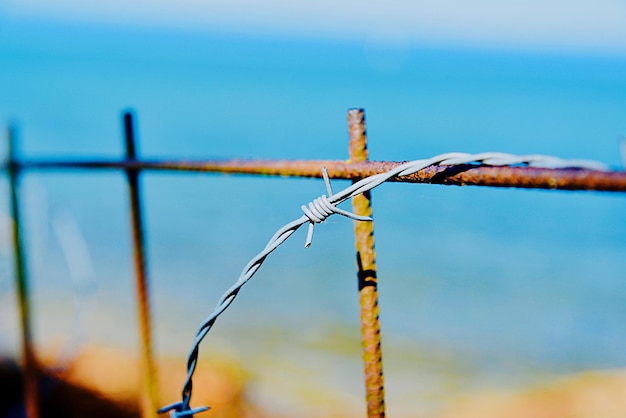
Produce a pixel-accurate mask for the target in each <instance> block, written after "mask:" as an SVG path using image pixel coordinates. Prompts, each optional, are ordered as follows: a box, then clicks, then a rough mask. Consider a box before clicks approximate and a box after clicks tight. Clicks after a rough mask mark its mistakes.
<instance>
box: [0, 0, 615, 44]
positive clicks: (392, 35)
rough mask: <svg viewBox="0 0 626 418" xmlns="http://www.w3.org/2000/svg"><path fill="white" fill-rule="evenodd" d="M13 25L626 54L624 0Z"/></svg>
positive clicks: (119, 15)
mask: <svg viewBox="0 0 626 418" xmlns="http://www.w3.org/2000/svg"><path fill="white" fill-rule="evenodd" d="M0 11H1V12H2V14H3V15H4V17H5V18H12V19H38V20H41V19H42V20H51V21H67V22H74V23H86V24H104V25H115V26H148V27H153V28H154V27H157V28H165V29H185V30H194V31H195V30H199V31H218V32H227V33H242V34H247V35H249V34H265V35H267V34H269V35H277V36H285V37H304V38H330V39H331V40H335V39H337V40H341V39H348V40H363V41H365V42H375V43H378V42H384V43H391V44H398V43H400V44H407V43H408V44H413V43H422V44H423V43H429V44H438V43H442V44H454V45H459V44H460V45H471V46H481V47H497V48H507V49H531V50H537V49H538V50H546V49H547V50H555V49H556V50H568V51H569V50H583V51H587V52H590V51H591V52H594V51H596V52H597V51H601V52H609V53H618V54H626V2H623V1H618V0H595V1H590V0H569V1H565V0H554V1H542V0H527V1H524V2H521V1H515V2H513V1H496V0H476V1H472V2H464V1H457V0H440V1H432V0H431V1H424V0H415V1H411V0H387V1H385V2H373V1H357V0H344V1H334V0H320V1H316V2H303V1H287V0H268V1H263V2H260V1H252V0H230V1H225V0H214V1H202V0H179V1H176V2H172V1H166V0H152V1H150V0H133V1H125V0H109V1H106V2H85V1H80V0H5V1H3V2H1V3H0Z"/></svg>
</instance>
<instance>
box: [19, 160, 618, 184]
mask: <svg viewBox="0 0 626 418" xmlns="http://www.w3.org/2000/svg"><path fill="white" fill-rule="evenodd" d="M402 163H403V162H395V161H382V162H376V161H367V162H356V161H353V162H352V163H351V162H349V161H337V160H308V161H298V160H239V159H235V160H209V161H138V160H135V159H126V160H90V161H72V160H67V161H61V160H56V161H55V160H39V161H37V160H31V161H25V162H20V163H18V167H19V168H20V169H22V170H26V169H31V170H66V169H78V170H96V169H100V170H114V169H123V170H130V169H132V170H137V171H139V170H152V171H178V172H204V173H224V174H245V175H267V176H285V177H314V178H320V177H321V176H322V174H321V171H320V167H322V166H324V167H326V169H327V170H328V175H329V177H330V178H332V179H344V180H357V179H360V178H363V177H368V176H371V175H374V174H380V173H384V172H387V171H389V170H391V169H393V168H395V167H397V166H399V165H401V164H402ZM390 181H395V182H407V183H432V184H446V185H457V186H470V185H473V186H491V187H516V188H530V189H560V190H596V191H606V192H626V172H624V171H609V172H604V171H595V170H584V169H545V168H529V167H488V166H476V165H472V164H467V165H460V166H445V165H443V166H431V167H427V168H425V169H423V170H421V171H418V172H417V173H415V174H412V175H409V176H405V177H402V178H394V179H391V180H390Z"/></svg>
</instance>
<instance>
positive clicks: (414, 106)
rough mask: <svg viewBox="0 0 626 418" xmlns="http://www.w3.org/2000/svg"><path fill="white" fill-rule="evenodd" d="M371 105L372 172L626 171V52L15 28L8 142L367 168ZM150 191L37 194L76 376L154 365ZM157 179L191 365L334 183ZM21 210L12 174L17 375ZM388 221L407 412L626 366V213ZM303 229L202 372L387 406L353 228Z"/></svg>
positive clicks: (1, 217)
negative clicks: (404, 168)
mask: <svg viewBox="0 0 626 418" xmlns="http://www.w3.org/2000/svg"><path fill="white" fill-rule="evenodd" d="M351 108H363V109H365V115H366V121H367V129H368V149H369V155H370V159H372V160H379V161H382V160H387V161H405V160H414V159H421V158H427V157H431V156H433V155H436V154H439V153H443V152H469V153H475V152H484V151H499V152H507V153H514V154H547V155H553V156H557V157H560V158H566V159H567V158H576V159H578V158H584V159H591V160H597V161H601V162H603V163H606V164H608V165H609V166H610V167H611V168H612V169H615V170H623V169H624V158H625V157H624V154H625V153H626V151H624V150H625V146H624V142H623V141H624V139H623V138H624V135H626V56H624V55H619V54H615V55H611V54H607V53H600V52H597V53H596V52H594V51H588V50H587V51H579V52H576V51H571V50H570V51H558V50H530V49H521V48H511V49H506V48H486V47H485V48H480V47H476V46H473V47H469V46H462V45H451V44H432V43H406V42H396V43H394V42H361V41H356V40H349V39H346V40H330V39H325V38H319V39H312V38H301V37H296V36H294V37H285V36H275V35H269V34H265V35H251V34H239V35H237V34H227V33H223V32H212V31H210V30H207V31H197V30H195V31H192V30H189V31H185V30H183V29H179V30H163V29H155V28H134V29H130V28H128V27H126V28H120V27H114V26H105V25H100V26H94V25H87V24H78V23H50V22H45V21H36V20H25V19H22V20H17V19H13V20H11V19H9V18H2V19H0V122H1V123H2V124H3V125H4V126H5V127H8V126H12V127H13V128H14V129H15V132H16V139H17V140H18V143H17V153H18V156H19V158H22V159H26V160H28V159H30V160H38V159H57V158H58V159H62V158H63V159H65V158H71V159H91V158H104V159H117V158H121V157H122V156H123V150H124V145H123V132H122V113H123V112H125V111H127V110H132V111H133V112H134V114H135V116H136V120H137V137H138V149H139V155H140V157H141V158H146V159H153V160H154V159H158V160H206V159H233V158H238V159H254V158H262V159H336V160H345V159H347V158H348V134H347V111H348V109H351ZM2 132H6V130H5V129H3V131H2ZM6 142H7V141H6V140H4V141H1V145H0V149H1V150H2V153H3V154H4V155H6V152H7V149H6ZM125 181H126V180H125V177H124V175H123V173H120V172H115V171H111V170H109V171H60V170H59V171H34V170H33V171H25V172H23V173H22V176H21V183H20V197H21V209H22V212H23V217H24V229H25V236H24V241H25V246H26V250H27V251H26V254H27V263H28V264H27V266H28V273H29V278H30V291H31V296H32V299H33V302H32V305H33V325H34V335H35V341H36V343H37V345H38V347H41V349H42V350H43V349H45V347H48V346H51V345H56V346H61V347H63V350H62V352H63V353H64V354H63V356H60V357H59V362H62V361H65V360H67V359H70V358H71V356H72V355H74V354H75V353H76V352H78V351H79V350H80V348H81V347H83V346H85V345H86V344H93V343H95V344H112V345H117V346H121V347H125V348H129V349H134V348H135V347H137V344H138V336H137V335H138V332H137V329H138V328H137V327H138V325H137V319H136V307H135V302H134V301H135V289H134V285H133V282H132V274H133V273H132V271H133V267H132V257H131V254H132V245H131V234H130V230H129V225H130V216H129V202H128V192H127V189H126V183H125ZM140 181H141V186H142V188H141V193H142V197H143V215H144V222H145V232H146V242H147V243H146V255H147V264H148V266H147V267H148V274H149V279H150V289H149V290H150V298H151V302H152V314H153V317H152V320H153V325H154V344H155V351H156V352H157V354H160V355H161V354H163V355H165V354H167V355H174V356H179V357H184V356H186V355H187V353H188V350H189V348H190V346H191V343H192V341H193V337H194V334H195V332H196V330H197V327H198V326H199V325H200V323H201V322H202V321H203V319H204V318H205V317H206V316H207V315H208V314H209V313H210V312H211V311H212V310H213V308H214V306H215V304H216V303H217V301H218V299H219V298H220V296H221V295H222V294H223V292H225V291H226V290H227V289H228V288H229V287H230V286H231V285H232V284H233V283H234V282H235V281H236V279H237V277H238V276H239V274H240V272H241V270H242V269H243V267H244V266H245V265H246V263H247V262H248V261H249V260H250V259H251V258H252V257H253V256H255V255H256V254H257V253H258V252H259V251H261V250H262V249H263V247H264V246H265V244H266V243H267V241H268V240H269V239H270V238H271V237H272V235H273V234H274V233H275V232H276V230H277V229H278V228H280V227H281V226H283V225H284V224H286V223H288V222H290V221H292V220H294V219H297V218H299V217H300V216H301V215H302V212H301V209H300V206H301V205H302V204H306V203H308V202H310V201H311V200H313V199H314V198H316V197H318V196H320V195H321V194H323V193H325V186H324V183H323V181H321V180H319V179H293V178H279V177H253V176H240V175H219V174H189V173H158V172H146V173H143V174H142V175H141V180H140ZM348 185H349V183H348V182H346V181H333V188H334V189H335V190H340V189H342V188H344V187H347V186H348ZM8 196H9V189H8V182H7V178H6V175H3V176H2V178H1V180H0V234H1V236H0V351H2V352H4V353H8V354H9V355H16V354H17V353H19V341H20V336H19V333H18V325H17V308H16V294H15V284H14V279H13V271H14V267H13V261H12V260H13V259H12V244H11V235H10V228H9V226H10V224H11V221H10V217H9V214H8V213H9V209H8V208H9V202H8ZM372 205H373V213H374V215H373V217H374V231H375V232H374V237H375V246H376V254H377V260H378V277H379V291H380V296H379V297H380V301H379V305H380V321H381V327H382V349H383V353H384V367H385V379H386V390H387V404H388V413H389V415H390V416H394V415H397V416H420V417H421V416H429V414H432V413H434V411H436V410H437V408H439V407H440V406H441V405H443V404H445V402H446V401H447V400H449V399H450V398H451V397H454V396H457V395H459V394H465V393H471V392H473V391H481V390H488V389H493V388H497V389H516V388H524V387H529V386H533V385H537V384H542V383H545V382H549V381H551V380H552V379H555V378H558V377H561V376H567V375H570V374H574V373H579V372H584V371H588V370H613V369H619V368H624V367H626V350H625V349H624V347H626V332H625V330H624V326H623V323H624V320H625V318H626V303H624V300H625V298H626V217H625V216H624V215H625V214H626V196H624V195H623V194H617V193H606V192H571V191H545V190H520V189H501V188H498V189H491V188H482V187H473V186H467V187H457V186H441V185H414V184H383V185H381V186H379V187H378V188H376V189H375V190H373V191H372ZM342 207H343V208H344V209H347V210H349V209H350V205H349V203H345V204H343V205H342ZM302 229H303V230H302V231H298V232H297V233H295V234H294V235H293V236H292V237H291V238H290V239H289V240H288V241H287V242H286V243H284V244H283V245H282V246H281V247H280V248H279V249H277V250H276V251H275V252H274V253H272V254H271V255H270V256H269V257H268V258H267V259H266V261H265V263H264V264H263V266H262V267H261V268H260V269H259V270H258V272H257V273H256V275H255V276H254V277H253V278H252V279H251V280H250V282H249V283H248V284H247V285H246V286H245V287H244V288H243V290H242V291H241V293H240V294H239V296H238V298H237V299H236V300H235V301H234V303H233V304H232V305H231V306H230V308H229V309H228V310H227V311H226V312H225V313H224V314H223V315H222V316H221V317H220V319H219V320H218V321H217V322H216V324H215V326H214V328H213V329H212V330H211V332H210V333H209V334H208V336H207V338H206V339H205V341H204V342H203V344H202V346H201V356H203V357H207V358H209V357H211V356H227V357H231V358H234V359H236V360H237V361H239V362H240V363H241V364H242V365H243V367H244V368H246V369H247V370H249V371H250V373H251V376H252V383H251V389H250V396H251V397H252V398H253V399H255V401H256V402H258V403H260V404H262V405H264V406H265V407H266V408H269V409H270V410H272V409H274V410H277V411H278V410H280V411H286V410H287V411H288V410H292V411H300V412H299V413H295V415H298V414H300V415H299V416H309V415H307V414H306V413H304V412H302V411H304V410H306V411H309V412H310V411H317V410H318V409H319V408H324V407H328V408H331V409H332V408H335V407H337V408H338V406H337V405H344V406H345V405H349V407H350V408H354V409H355V410H356V411H362V410H364V408H365V403H364V401H363V400H362V399H363V378H362V370H361V368H362V366H361V354H360V337H359V302H358V289H357V278H356V261H355V248H354V235H353V221H351V220H349V219H346V218H343V217H340V216H333V217H331V218H329V219H328V220H327V221H326V222H325V223H323V224H320V225H317V226H316V229H315V235H314V238H313V244H312V246H311V247H310V248H308V249H305V248H304V240H305V235H306V231H305V230H304V229H306V228H302ZM201 372H202V371H201V370H199V371H198V373H201ZM168 401H169V400H168ZM171 401H172V402H174V401H176V399H173V400H171ZM298 408H300V409H298ZM316 408H318V409H316ZM310 416H315V415H314V414H313V415H310ZM317 416H324V414H323V413H322V412H320V415H317Z"/></svg>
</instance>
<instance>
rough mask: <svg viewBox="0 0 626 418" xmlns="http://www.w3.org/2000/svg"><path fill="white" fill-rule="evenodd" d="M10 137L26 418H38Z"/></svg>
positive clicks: (16, 177)
mask: <svg viewBox="0 0 626 418" xmlns="http://www.w3.org/2000/svg"><path fill="white" fill-rule="evenodd" d="M7 136H8V147H9V149H8V154H9V156H8V157H9V158H8V174H9V184H10V189H11V191H10V195H11V216H12V218H13V223H12V230H13V255H14V258H15V279H16V282H17V297H18V305H19V312H20V328H21V331H22V362H23V365H22V370H23V388H24V404H25V409H26V417H27V418H37V417H39V395H38V393H37V382H38V380H39V367H38V365H37V359H36V357H35V348H34V343H33V337H32V327H31V309H30V294H29V293H30V292H29V283H28V273H27V269H26V254H25V252H24V242H23V236H22V230H21V221H20V202H19V193H18V188H19V182H20V170H19V168H18V166H17V164H16V141H17V135H16V129H15V127H12V126H10V127H9V128H8V132H7Z"/></svg>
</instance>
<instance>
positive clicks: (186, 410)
mask: <svg viewBox="0 0 626 418" xmlns="http://www.w3.org/2000/svg"><path fill="white" fill-rule="evenodd" d="M463 164H482V165H489V166H512V165H522V166H528V167H537V168H553V169H559V168H579V169H590V170H600V171H607V170H608V168H607V166H606V165H605V164H603V163H600V162H597V161H591V160H564V159H560V158H557V157H552V156H546V155H522V156H517V155H513V154H506V153H500V152H484V153H479V154H466V153H460V152H453V153H446V154H440V155H437V156H434V157H432V158H428V159H422V160H415V161H410V162H407V163H404V164H402V165H400V166H398V167H396V168H394V169H392V170H390V171H387V172H385V173H381V174H375V175H372V176H370V177H366V178H364V179H362V180H359V181H358V182H355V183H354V184H352V185H351V186H349V187H346V188H345V189H343V190H342V191H340V192H338V193H334V194H333V192H332V188H331V186H330V181H329V179H328V174H327V172H326V169H324V168H323V167H322V173H323V175H324V181H325V183H326V189H327V191H328V196H327V195H322V196H320V197H318V198H316V199H314V200H313V201H311V202H310V203H309V204H308V205H302V207H301V209H302V211H303V212H304V215H302V216H301V217H299V218H298V219H295V220H293V221H291V222H289V223H288V224H286V225H284V226H283V227H282V228H280V229H279V230H278V231H276V233H275V234H274V236H273V237H272V238H271V239H270V240H269V241H268V243H267V244H266V245H265V248H264V249H263V250H262V251H261V252H260V253H258V254H257V255H256V256H254V257H253V258H252V260H250V262H248V264H247V265H246V266H245V267H244V268H243V270H242V272H241V274H240V275H239V278H238V279H237V281H236V282H235V283H234V284H233V285H232V286H231V287H230V288H229V289H228V290H227V291H226V292H225V293H224V295H223V296H222V297H221V298H220V299H219V301H218V302H217V305H216V307H215V308H214V310H213V312H211V313H210V314H209V316H207V317H206V319H205V320H204V321H203V322H202V325H201V326H200V328H199V329H198V331H197V333H196V335H195V338H194V341H193V344H192V347H191V350H190V352H189V356H188V360H187V377H186V379H185V382H184V384H183V389H182V401H181V402H177V403H174V404H171V405H168V406H165V407H163V408H161V409H160V410H159V411H158V412H159V413H164V412H168V411H170V417H172V418H183V417H193V415H194V414H196V413H199V412H203V411H206V410H207V409H209V408H208V407H199V408H195V409H192V408H191V407H190V406H189V401H190V400H191V394H192V389H193V374H194V372H195V370H196V366H197V362H198V354H199V347H200V344H201V342H202V340H203V339H204V338H205V337H206V335H207V334H208V332H209V331H210V330H211V328H212V327H213V324H214V323H215V321H216V320H217V318H218V317H219V316H220V315H221V314H222V313H223V312H224V311H225V310H226V309H227V308H228V307H229V306H230V304H231V303H233V301H234V300H235V298H236V297H237V294H238V293H239V291H240V290H241V288H242V287H243V286H244V285H245V284H246V283H247V282H248V281H249V280H250V279H251V278H252V276H254V274H255V273H256V272H257V271H258V269H259V268H260V267H261V265H262V264H263V262H264V261H265V259H266V258H267V256H268V255H270V254H271V253H272V252H273V251H274V250H276V249H277V248H278V247H279V246H280V245H281V244H282V243H283V242H285V241H286V240H287V239H288V238H289V237H290V236H291V235H293V233H294V232H296V231H297V230H298V229H299V228H300V227H301V226H302V225H304V224H305V223H308V224H309V231H308V233H307V238H306V241H305V247H308V246H310V245H311V242H312V237H313V228H314V225H315V224H316V223H321V222H324V221H325V220H326V219H327V218H328V217H329V216H331V215H333V214H340V215H343V216H345V217H348V218H351V219H354V220H359V221H371V220H372V219H371V218H369V217H363V216H358V215H355V214H353V213H351V212H348V211H345V210H343V209H340V208H338V207H337V205H339V204H340V203H342V202H344V201H346V200H348V199H350V198H352V197H354V196H356V195H359V194H361V193H364V192H367V191H369V190H372V189H373V188H375V187H377V186H379V185H381V184H382V183H384V182H386V181H388V180H389V179H391V178H393V177H402V176H408V175H410V174H413V173H416V172H418V171H420V170H422V169H424V168H426V167H429V166H431V165H450V166H453V165H463Z"/></svg>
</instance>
